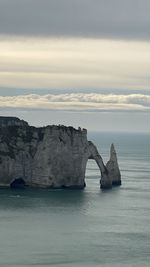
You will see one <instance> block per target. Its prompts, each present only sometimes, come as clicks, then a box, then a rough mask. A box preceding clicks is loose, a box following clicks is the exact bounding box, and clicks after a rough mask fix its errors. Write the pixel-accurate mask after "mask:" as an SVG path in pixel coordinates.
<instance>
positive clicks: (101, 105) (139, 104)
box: [0, 93, 150, 112]
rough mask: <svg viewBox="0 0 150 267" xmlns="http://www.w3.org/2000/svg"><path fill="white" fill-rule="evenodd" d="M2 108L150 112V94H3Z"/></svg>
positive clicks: (0, 102)
mask: <svg viewBox="0 0 150 267" xmlns="http://www.w3.org/2000/svg"><path fill="white" fill-rule="evenodd" d="M0 107H1V108H26V109H28V108H30V109H54V110H66V111H67V110H73V111H87V110H88V111H146V112H150V95H143V94H130V95H115V94H108V95H106V94H95V93H91V94H83V93H76V94H75V93H72V94H59V95H52V94H47V95H38V94H30V95H20V96H5V97H3V96H1V97H0Z"/></svg>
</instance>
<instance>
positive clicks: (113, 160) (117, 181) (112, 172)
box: [106, 144, 121, 186]
mask: <svg viewBox="0 0 150 267" xmlns="http://www.w3.org/2000/svg"><path fill="white" fill-rule="evenodd" d="M106 168H107V170H108V173H109V178H110V180H111V181H112V185H116V186H117V185H121V174H120V170H119V166H118V160H117V153H116V150H115V147H114V144H112V145H111V148H110V159H109V161H108V162H107V164H106Z"/></svg>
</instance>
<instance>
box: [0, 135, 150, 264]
mask: <svg viewBox="0 0 150 267" xmlns="http://www.w3.org/2000/svg"><path fill="white" fill-rule="evenodd" d="M88 139H89V140H92V141H93V142H94V143H95V144H96V145H97V147H98V150H99V152H100V154H101V155H102V157H103V159H104V162H105V163H106V162H107V160H108V159H109V150H110V145H111V143H112V142H113V143H114V145H115V147H116V150H117V155H118V163H119V166H120V170H121V175H122V185H121V187H114V188H113V189H112V190H104V191H102V190H101V189H100V187H99V180H100V172H99V169H98V166H97V165H96V163H95V162H94V161H92V160H89V161H88V164H87V169H86V185H87V186H86V188H85V190H49V189H34V190H33V189H24V190H21V189H20V190H19V189H18V190H15V189H0V267H29V266H31V267H35V266H37V267H44V266H53V267H57V266H58V267H98V266H102V267H126V266H128V267H130V266H132V267H141V266H143V267H146V266H150V134H143V133H138V134H137V133H102V132H101V133H98V132H97V133H92V132H90V133H89V134H88Z"/></svg>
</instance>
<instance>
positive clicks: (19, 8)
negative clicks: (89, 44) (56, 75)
mask: <svg viewBox="0 0 150 267" xmlns="http://www.w3.org/2000/svg"><path fill="white" fill-rule="evenodd" d="M149 10H150V1H149V0H92V1H91V0H21V1H20V0H0V34H17V35H18V34H19V35H49V36H52V35H53V36H60V35H61V36H95V37H118V38H138V39H149V38H150V35H149V28H150V16H149Z"/></svg>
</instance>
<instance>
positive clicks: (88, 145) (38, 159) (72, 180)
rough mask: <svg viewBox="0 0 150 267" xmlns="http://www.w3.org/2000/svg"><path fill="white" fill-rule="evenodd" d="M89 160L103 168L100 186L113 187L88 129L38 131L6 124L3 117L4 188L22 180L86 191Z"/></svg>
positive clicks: (0, 175)
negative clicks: (88, 133)
mask: <svg viewBox="0 0 150 267" xmlns="http://www.w3.org/2000/svg"><path fill="white" fill-rule="evenodd" d="M89 158H92V159H94V160H95V161H96V162H97V164H98V166H99V168H100V172H101V182H100V183H101V187H102V188H110V187H111V186H112V172H111V175H110V174H109V171H108V170H107V167H106V166H105V165H104V163H103V160H102V158H101V156H100V155H99V153H98V151H97V148H96V147H95V146H94V144H93V143H92V142H90V141H88V140H87V131H86V130H85V129H80V128H79V129H78V130H76V129H74V128H73V127H65V126H55V125H52V126H47V127H41V128H35V127H32V126H29V125H28V124H27V123H26V122H24V121H21V120H19V119H17V118H11V121H10V122H9V118H6V122H5V117H0V185H1V186H10V185H11V184H12V183H13V181H15V180H17V179H22V181H24V183H25V184H26V186H32V187H50V188H84V187H85V170H86V164H87V161H88V159H89ZM108 167H109V166H108ZM108 169H109V170H110V168H108ZM17 181H18V180H17Z"/></svg>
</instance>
